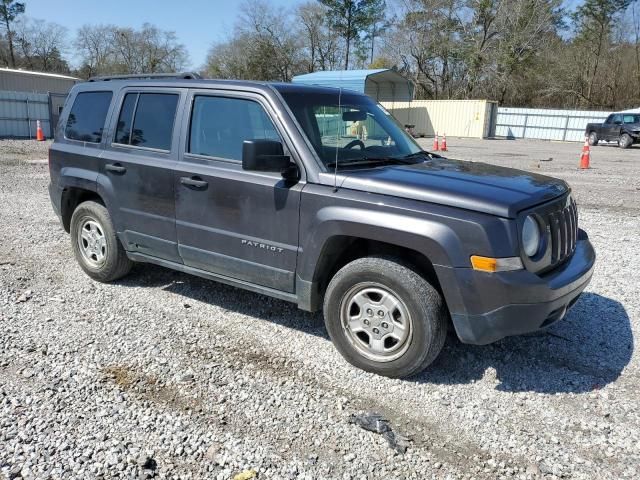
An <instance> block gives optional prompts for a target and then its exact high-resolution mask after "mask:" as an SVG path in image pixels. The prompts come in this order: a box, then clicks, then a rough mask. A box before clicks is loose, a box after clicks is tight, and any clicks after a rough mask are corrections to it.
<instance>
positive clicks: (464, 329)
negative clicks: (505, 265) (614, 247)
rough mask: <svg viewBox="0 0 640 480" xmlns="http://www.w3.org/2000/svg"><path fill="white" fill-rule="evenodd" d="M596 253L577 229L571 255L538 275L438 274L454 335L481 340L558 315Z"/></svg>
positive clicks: (583, 281) (584, 281)
mask: <svg viewBox="0 0 640 480" xmlns="http://www.w3.org/2000/svg"><path fill="white" fill-rule="evenodd" d="M595 258H596V255H595V251H594V249H593V246H592V245H591V242H589V238H588V237H587V235H586V233H585V232H584V231H580V235H579V237H578V242H577V244H576V249H575V252H574V254H573V255H572V256H571V258H570V259H569V260H568V261H567V262H566V263H564V264H563V265H561V266H560V267H558V268H556V269H555V270H553V271H552V272H550V273H548V274H545V275H542V276H539V275H536V274H533V273H531V272H528V271H525V270H520V271H515V272H502V273H494V274H491V273H483V272H478V271H475V270H472V269H470V268H451V269H440V270H439V271H438V272H437V273H438V276H439V278H441V286H442V289H443V291H444V293H445V298H446V299H447V304H448V307H449V311H450V313H451V318H452V320H453V324H454V327H455V329H456V333H457V334H458V337H459V338H460V340H461V341H462V342H464V343H472V344H477V345H484V344H487V343H492V342H495V341H497V340H500V339H501V338H504V337H507V336H511V335H520V334H523V333H529V332H533V331H536V330H538V329H540V328H542V327H546V326H548V325H551V324H552V323H554V322H556V321H558V320H561V319H562V318H563V317H564V316H565V314H566V312H567V310H568V309H569V308H570V307H571V306H572V305H573V304H574V303H575V302H576V300H577V299H578V297H579V296H580V294H581V293H582V291H583V290H584V289H585V287H586V286H587V285H588V283H589V281H590V280H591V276H592V275H593V269H594V266H595ZM441 275H442V277H441ZM442 280H444V281H442Z"/></svg>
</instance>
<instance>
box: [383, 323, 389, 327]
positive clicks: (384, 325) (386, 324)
mask: <svg viewBox="0 0 640 480" xmlns="http://www.w3.org/2000/svg"><path fill="white" fill-rule="evenodd" d="M381 327H382V328H389V324H388V323H387V322H382V325H381Z"/></svg>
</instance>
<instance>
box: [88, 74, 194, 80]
mask: <svg viewBox="0 0 640 480" xmlns="http://www.w3.org/2000/svg"><path fill="white" fill-rule="evenodd" d="M153 78H176V79H181V80H198V79H200V78H202V77H201V76H200V75H198V74H197V73H195V72H181V73H133V74H130V75H104V76H99V77H91V78H90V79H89V81H90V82H103V81H104V82H107V81H109V80H134V79H140V80H147V79H149V80H150V79H153Z"/></svg>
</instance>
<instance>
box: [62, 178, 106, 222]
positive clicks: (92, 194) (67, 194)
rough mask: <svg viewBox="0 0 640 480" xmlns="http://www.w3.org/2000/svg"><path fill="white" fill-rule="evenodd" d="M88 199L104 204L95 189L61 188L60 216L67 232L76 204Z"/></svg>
mask: <svg viewBox="0 0 640 480" xmlns="http://www.w3.org/2000/svg"><path fill="white" fill-rule="evenodd" d="M88 200H93V201H95V202H98V203H100V204H102V205H105V203H104V200H103V199H102V197H101V196H100V195H99V194H98V193H97V192H96V191H95V190H90V189H87V188H83V187H75V186H70V187H66V188H64V189H63V190H62V199H61V203H60V216H61V217H62V226H63V227H64V229H65V231H66V232H67V233H69V231H70V229H71V216H72V215H73V212H74V211H75V209H76V208H77V207H78V205H80V204H81V203H83V202H86V201H88Z"/></svg>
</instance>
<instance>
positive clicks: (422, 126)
mask: <svg viewBox="0 0 640 480" xmlns="http://www.w3.org/2000/svg"><path fill="white" fill-rule="evenodd" d="M382 105H383V106H384V107H385V108H386V109H387V110H389V111H390V112H391V113H392V114H393V116H394V117H395V118H396V119H397V120H398V121H399V122H400V123H401V124H403V125H406V124H411V125H415V128H414V132H415V133H416V134H417V135H424V136H434V135H435V133H436V132H437V133H438V134H439V135H443V134H445V135H450V136H452V137H471V138H486V137H488V136H489V132H490V128H491V114H492V111H493V110H492V109H493V105H495V104H494V103H493V102H489V101H487V100H414V101H412V102H382Z"/></svg>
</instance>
